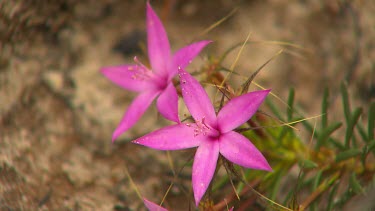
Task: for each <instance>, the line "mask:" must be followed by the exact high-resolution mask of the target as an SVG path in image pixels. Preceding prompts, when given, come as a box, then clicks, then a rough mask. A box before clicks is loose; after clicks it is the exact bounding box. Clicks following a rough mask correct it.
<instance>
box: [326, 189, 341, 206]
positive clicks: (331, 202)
mask: <svg viewBox="0 0 375 211" xmlns="http://www.w3.org/2000/svg"><path fill="white" fill-rule="evenodd" d="M338 187H339V183H336V184H335V185H334V186H333V187H332V189H331V192H330V193H329V196H328V205H327V209H326V210H328V211H331V210H333V208H334V201H335V198H334V197H335V196H336V192H337V189H338Z"/></svg>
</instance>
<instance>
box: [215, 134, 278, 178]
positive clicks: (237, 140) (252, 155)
mask: <svg viewBox="0 0 375 211" xmlns="http://www.w3.org/2000/svg"><path fill="white" fill-rule="evenodd" d="M219 142H220V153H221V154H222V155H223V156H224V157H225V158H226V159H228V160H229V161H231V162H233V163H235V164H238V165H240V166H243V167H246V168H252V169H260V170H266V171H272V169H271V167H270V165H269V164H268V162H267V160H266V159H265V158H264V156H263V155H262V153H261V152H260V151H259V150H258V149H257V148H256V147H255V146H254V145H253V144H252V143H251V142H250V140H249V139H247V138H246V137H244V136H243V135H241V134H239V133H237V132H234V131H230V132H228V133H224V134H222V135H221V136H220V141H219Z"/></svg>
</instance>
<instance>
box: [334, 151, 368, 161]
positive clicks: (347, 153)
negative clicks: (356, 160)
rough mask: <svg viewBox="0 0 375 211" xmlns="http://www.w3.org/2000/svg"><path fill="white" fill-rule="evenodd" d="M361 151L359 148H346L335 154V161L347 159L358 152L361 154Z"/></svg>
mask: <svg viewBox="0 0 375 211" xmlns="http://www.w3.org/2000/svg"><path fill="white" fill-rule="evenodd" d="M361 153H362V151H361V150H360V149H348V150H346V151H343V152H340V153H339V154H337V155H336V158H335V161H336V162H341V161H344V160H347V159H350V158H352V157H355V156H357V155H359V154H361Z"/></svg>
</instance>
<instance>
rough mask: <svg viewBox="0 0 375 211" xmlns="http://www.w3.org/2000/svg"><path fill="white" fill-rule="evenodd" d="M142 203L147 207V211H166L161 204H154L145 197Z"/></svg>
mask: <svg viewBox="0 0 375 211" xmlns="http://www.w3.org/2000/svg"><path fill="white" fill-rule="evenodd" d="M143 203H144V204H145V206H146V207H147V209H148V210H149V211H168V210H167V209H165V208H164V207H161V206H159V205H157V204H155V203H154V202H151V201H149V200H147V199H145V198H144V199H143Z"/></svg>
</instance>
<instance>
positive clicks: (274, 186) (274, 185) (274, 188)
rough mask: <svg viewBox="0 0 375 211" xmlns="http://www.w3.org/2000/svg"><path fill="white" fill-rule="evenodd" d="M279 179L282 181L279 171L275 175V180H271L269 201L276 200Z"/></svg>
mask: <svg viewBox="0 0 375 211" xmlns="http://www.w3.org/2000/svg"><path fill="white" fill-rule="evenodd" d="M281 179H282V174H281V171H279V172H278V173H277V175H275V178H274V179H273V182H272V185H271V188H272V191H271V196H270V199H271V200H275V199H276V196H277V193H278V191H279V189H280V184H281Z"/></svg>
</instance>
